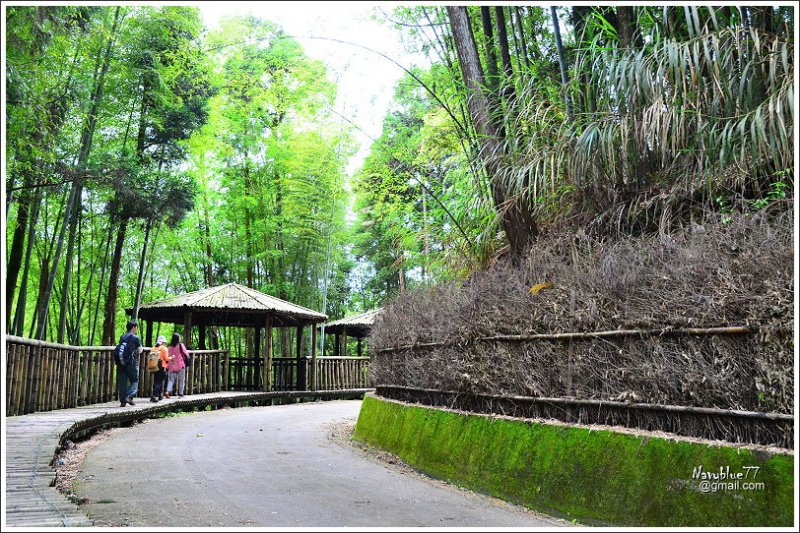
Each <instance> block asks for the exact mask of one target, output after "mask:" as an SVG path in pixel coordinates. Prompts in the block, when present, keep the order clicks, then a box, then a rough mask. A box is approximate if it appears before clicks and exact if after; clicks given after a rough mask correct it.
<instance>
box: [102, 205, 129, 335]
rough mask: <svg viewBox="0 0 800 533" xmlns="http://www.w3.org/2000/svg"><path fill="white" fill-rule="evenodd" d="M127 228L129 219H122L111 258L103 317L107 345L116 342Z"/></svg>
mask: <svg viewBox="0 0 800 533" xmlns="http://www.w3.org/2000/svg"><path fill="white" fill-rule="evenodd" d="M127 229H128V220H127V219H125V220H122V222H120V225H119V228H118V229H117V241H116V244H115V245H114V256H113V258H112V259H111V273H110V274H109V279H108V297H107V298H106V308H105V317H104V319H103V344H104V345H105V346H111V345H112V344H116V343H115V339H116V328H117V325H116V324H117V296H118V291H119V267H120V264H121V263H122V247H123V245H124V244H125V232H126V231H127Z"/></svg>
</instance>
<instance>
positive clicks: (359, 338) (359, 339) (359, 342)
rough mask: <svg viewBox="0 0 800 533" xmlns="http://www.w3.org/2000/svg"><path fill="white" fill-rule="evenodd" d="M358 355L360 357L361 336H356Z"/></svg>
mask: <svg viewBox="0 0 800 533" xmlns="http://www.w3.org/2000/svg"><path fill="white" fill-rule="evenodd" d="M358 356H359V357H361V337H358Z"/></svg>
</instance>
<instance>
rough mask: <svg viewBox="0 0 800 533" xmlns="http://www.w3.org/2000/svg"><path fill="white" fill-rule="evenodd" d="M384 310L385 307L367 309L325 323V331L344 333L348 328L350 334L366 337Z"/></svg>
mask: <svg viewBox="0 0 800 533" xmlns="http://www.w3.org/2000/svg"><path fill="white" fill-rule="evenodd" d="M382 311H383V309H381V308H378V309H373V310H372V311H367V312H366V313H361V314H360V315H355V316H351V317H349V318H342V319H340V320H334V321H333V322H329V323H327V324H325V331H326V332H330V333H342V332H343V331H345V330H347V333H348V334H349V335H353V336H356V337H366V336H367V335H369V334H370V332H371V331H372V326H373V325H374V324H375V319H376V318H377V317H378V316H379V315H380V314H381V312H382Z"/></svg>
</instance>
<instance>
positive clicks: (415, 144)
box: [5, 4, 795, 349]
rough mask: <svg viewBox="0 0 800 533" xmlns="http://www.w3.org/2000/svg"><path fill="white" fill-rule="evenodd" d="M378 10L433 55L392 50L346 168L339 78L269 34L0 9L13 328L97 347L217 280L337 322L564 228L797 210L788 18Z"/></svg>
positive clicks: (678, 12) (277, 29)
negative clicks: (370, 128)
mask: <svg viewBox="0 0 800 533" xmlns="http://www.w3.org/2000/svg"><path fill="white" fill-rule="evenodd" d="M372 17H373V19H374V21H375V22H376V23H377V24H380V25H381V26H382V31H384V32H387V33H392V34H393V35H395V36H396V37H398V38H399V39H400V40H401V41H402V43H403V46H404V47H405V49H406V50H408V51H410V52H414V53H417V54H419V55H421V56H424V57H425V58H426V61H424V62H421V63H420V65H423V66H420V65H416V66H412V65H403V64H401V63H400V62H399V61H397V60H396V59H394V58H392V57H385V59H384V60H385V61H386V62H388V63H394V65H395V66H396V68H397V69H398V71H399V70H402V76H401V77H399V81H397V83H395V85H394V88H393V91H394V94H393V100H392V103H391V105H390V107H389V108H388V110H387V113H386V115H385V117H382V132H381V133H380V134H379V135H378V136H377V137H373V138H370V140H369V146H370V147H369V149H368V153H367V154H366V157H365V158H363V159H362V160H361V162H360V164H359V166H358V168H356V169H354V170H353V169H349V168H348V162H349V161H351V159H352V157H353V156H354V154H355V153H356V151H357V150H358V148H359V146H360V143H362V142H364V137H363V132H361V131H359V130H358V128H357V127H356V126H355V125H354V124H353V123H352V122H348V121H347V120H346V118H347V117H342V116H340V115H341V114H340V113H337V111H336V109H335V108H334V102H335V100H336V98H337V94H338V92H339V91H340V87H338V86H337V81H336V80H335V79H334V78H333V77H332V76H331V75H330V73H329V71H328V68H327V67H326V65H325V64H324V62H322V61H320V60H317V59H313V58H312V57H310V56H309V55H307V54H306V53H305V52H304V46H303V44H302V43H301V41H302V39H300V38H295V37H293V36H291V35H289V34H287V32H285V31H284V29H282V27H281V26H280V25H279V24H277V23H275V22H272V21H270V20H269V17H268V15H264V16H263V18H261V17H257V16H254V15H250V16H229V17H223V18H222V20H221V21H220V23H219V24H218V25H217V26H216V27H214V28H211V29H210V28H207V27H205V25H204V22H203V19H202V17H201V13H200V10H199V9H198V8H197V7H192V6H190V5H188V4H187V5H182V6H159V5H140V6H128V5H119V6H91V7H90V6H77V5H73V6H70V5H65V6H60V7H49V6H10V7H8V8H7V10H6V35H5V39H6V48H5V49H6V71H5V74H6V85H5V89H6V99H5V102H6V114H5V121H6V137H5V140H6V144H5V154H6V156H5V176H6V181H5V183H6V185H5V198H6V206H5V221H6V262H5V309H6V314H5V319H6V331H7V332H8V333H9V334H13V335H17V336H24V337H30V338H35V339H47V340H51V341H54V342H60V343H68V344H73V345H111V344H114V343H115V342H116V340H117V338H118V336H119V334H120V330H121V327H122V326H121V325H122V324H124V323H125V321H126V319H127V318H126V316H128V315H126V313H125V309H126V308H134V316H135V310H136V309H138V306H139V305H141V304H142V303H144V302H150V301H155V300H158V299H160V298H164V297H167V296H171V295H176V294H182V293H187V292H191V291H195V290H198V289H202V288H205V287H211V286H215V285H220V284H223V283H229V282H236V283H240V284H242V285H245V286H247V287H250V288H254V289H257V290H259V291H263V292H264V293H267V294H270V295H273V296H275V297H277V298H280V299H283V300H287V301H291V302H295V303H297V304H299V305H302V306H305V307H307V308H309V309H313V310H316V311H319V312H321V313H323V314H325V315H327V316H328V317H329V318H332V319H333V318H341V317H345V316H349V315H352V314H355V313H359V312H364V311H368V310H371V309H374V308H377V307H380V306H383V305H385V304H386V303H387V302H390V301H392V300H393V299H395V298H397V297H398V296H400V295H403V294H406V293H409V292H414V291H415V290H417V289H424V288H425V287H431V286H436V285H437V284H441V283H449V282H457V283H458V282H463V281H464V280H469V279H473V278H474V277H475V275H476V273H478V272H481V271H486V270H487V269H489V270H491V269H492V268H493V267H494V266H495V265H497V264H506V263H508V264H516V263H518V262H519V261H521V260H522V259H521V258H524V257H527V254H528V253H529V250H530V251H531V253H533V254H536V250H537V246H542V247H543V248H545V247H547V246H549V245H550V244H548V243H551V240H549V239H552V238H553V236H555V235H561V234H565V233H570V232H575V231H580V232H581V233H588V234H591V235H594V236H598V237H599V238H602V239H615V238H622V237H625V236H642V235H648V234H662V235H663V234H668V233H670V232H672V231H673V230H675V229H676V228H679V227H686V226H687V225H689V224H695V225H699V224H701V223H702V222H701V220H702V219H703V217H707V216H709V215H710V214H722V215H724V216H727V217H728V218H729V219H731V218H733V217H734V216H735V215H742V214H744V215H746V216H750V215H753V214H754V213H757V212H759V211H764V210H770V209H772V210H773V211H771V212H774V211H775V210H781V209H783V208H782V207H780V206H785V205H786V204H787V200H789V201H788V204H789V205H790V204H791V201H790V200H791V198H792V197H793V190H794V172H793V157H794V155H793V144H794V139H793V134H792V132H793V127H794V121H793V120H794V101H795V98H794V86H793V79H794V64H793V54H794V48H793V35H794V10H793V9H792V8H791V7H789V6H782V7H781V6H778V7H759V6H755V7H746V6H743V7H713V8H711V7H680V6H673V7H657V6H645V7H633V6H621V7H611V6H599V7H589V6H562V7H552V8H549V7H542V6H529V5H521V6H511V5H506V6H498V7H481V6H468V7H463V6H448V7H446V6H419V5H416V6H415V5H410V6H408V7H397V6H395V7H387V8H378V9H375V10H374V14H373V16H372ZM352 41H354V42H355V44H356V45H358V46H361V47H367V48H370V49H380V48H381V46H380V42H374V43H369V42H368V43H364V42H359V41H358V38H357V36H353V38H352ZM351 44H352V43H351ZM330 46H341V45H337V44H336V43H331V44H330ZM341 49H342V52H341V53H342V54H347V53H348V49H347V47H346V46H341ZM373 51H374V50H373ZM375 53H378V54H380V52H375ZM393 68H394V67H393ZM378 118H379V119H380V118H381V117H378ZM775 206H778V207H775ZM541 281H542V282H545V281H546V280H544V279H542V280H541ZM236 335H238V333H236V332H227V331H220V332H218V335H217V336H216V337H215V339H216V341H217V342H218V343H220V344H219V345H221V346H226V347H236V346H238V344H237V343H238V342H239V339H238V337H236ZM235 349H238V348H235Z"/></svg>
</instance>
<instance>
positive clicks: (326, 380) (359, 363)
mask: <svg viewBox="0 0 800 533" xmlns="http://www.w3.org/2000/svg"><path fill="white" fill-rule="evenodd" d="M307 375H308V374H307ZM369 386H370V383H369V358H368V357H318V358H317V389H318V390H341V389H361V388H367V387H369Z"/></svg>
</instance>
